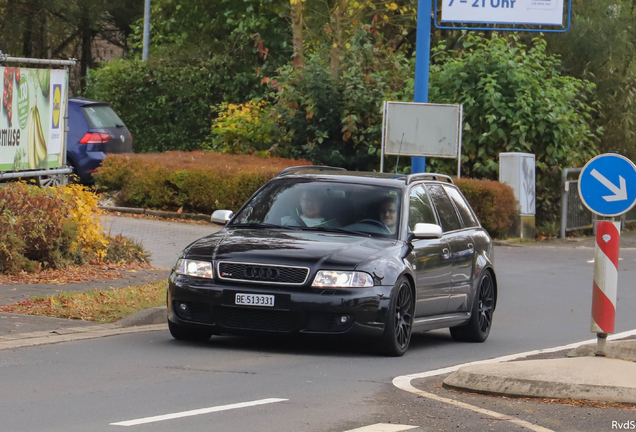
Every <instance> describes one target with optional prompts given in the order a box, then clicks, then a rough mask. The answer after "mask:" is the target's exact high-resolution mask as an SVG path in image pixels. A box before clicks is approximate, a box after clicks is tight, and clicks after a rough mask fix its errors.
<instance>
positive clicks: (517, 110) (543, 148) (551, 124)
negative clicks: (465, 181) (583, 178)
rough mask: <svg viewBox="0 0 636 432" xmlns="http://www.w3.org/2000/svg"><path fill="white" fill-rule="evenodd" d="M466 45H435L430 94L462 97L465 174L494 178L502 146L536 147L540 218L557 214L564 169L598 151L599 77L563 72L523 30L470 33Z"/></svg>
mask: <svg viewBox="0 0 636 432" xmlns="http://www.w3.org/2000/svg"><path fill="white" fill-rule="evenodd" d="M460 42H461V44H459V43H458V45H459V46H461V48H460V49H457V50H452V51H445V50H444V47H443V46H442V45H440V46H438V47H437V48H436V49H434V50H433V56H432V58H433V65H432V66H431V80H430V100H431V102H434V103H442V104H444V103H450V104H462V105H463V107H464V117H463V131H462V147H461V149H462V167H461V168H462V175H465V176H467V177H473V178H485V179H491V180H494V179H496V178H497V173H498V169H499V164H498V156H499V153H501V152H523V153H532V154H534V155H536V171H537V172H536V180H537V192H538V194H537V218H538V219H539V220H541V221H544V222H545V221H550V220H555V219H556V218H558V209H559V196H560V193H559V174H560V172H561V170H562V169H564V168H569V167H572V166H579V165H581V164H583V163H585V162H586V161H587V160H588V159H589V158H591V157H592V156H594V155H595V154H596V153H597V150H596V143H597V142H598V140H599V135H600V134H601V133H602V130H601V129H599V128H596V127H595V126H593V117H592V116H593V114H595V110H594V108H593V104H592V102H591V99H592V94H593V93H592V92H593V90H594V84H591V83H589V82H588V81H584V80H579V79H576V78H573V77H569V76H566V75H563V74H561V72H560V70H561V64H560V61H559V60H558V58H556V57H555V56H550V55H548V54H547V53H546V43H545V41H544V40H542V39H540V38H536V39H533V42H532V45H531V46H529V47H528V46H525V45H524V44H522V43H521V42H520V41H519V38H518V37H517V36H510V37H502V36H498V35H496V34H494V33H493V36H492V38H491V39H487V38H485V37H483V36H479V35H475V34H468V35H466V36H463V37H462V38H461V39H460ZM429 166H430V168H429V169H430V170H431V171H435V172H454V170H455V169H456V168H455V167H456V162H455V161H450V160H443V159H431V163H430V164H429Z"/></svg>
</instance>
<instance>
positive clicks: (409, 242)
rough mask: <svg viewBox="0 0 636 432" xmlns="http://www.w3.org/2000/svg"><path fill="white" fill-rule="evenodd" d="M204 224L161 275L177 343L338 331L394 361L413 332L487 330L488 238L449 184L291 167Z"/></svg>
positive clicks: (466, 336)
mask: <svg viewBox="0 0 636 432" xmlns="http://www.w3.org/2000/svg"><path fill="white" fill-rule="evenodd" d="M212 221H213V222H215V223H219V224H223V225H225V228H223V229H222V230H221V231H219V232H217V233H215V234H212V235H209V236H207V237H204V238H201V239H199V240H197V241H195V242H194V243H192V244H191V245H189V246H188V247H187V248H186V249H185V250H184V251H183V252H181V254H180V255H179V257H178V259H177V261H176V264H175V266H174V269H173V271H172V273H171V275H170V281H169V287H168V324H169V328H170V332H171V334H172V336H173V337H174V338H176V339H181V340H207V339H209V338H210V337H211V336H212V335H217V334H225V333H232V334H258V333H262V332H268V333H307V334H321V335H326V334H332V335H335V334H347V335H359V336H367V337H372V338H375V339H374V340H375V341H376V342H377V344H379V347H380V348H381V349H382V351H383V352H385V353H386V354H388V355H402V354H404V352H406V350H407V349H408V346H409V342H410V340H411V333H412V332H413V331H426V330H432V329H438V328H445V327H449V328H450V332H451V335H452V337H453V338H454V339H456V340H461V341H471V342H483V341H485V340H486V338H487V337H488V335H489V333H490V329H491V325H492V318H493V312H494V310H495V305H496V302H497V280H496V276H495V271H494V253H493V243H492V240H491V238H490V236H489V235H488V233H487V232H486V231H485V230H484V229H483V228H482V227H481V226H480V224H479V221H478V220H477V217H476V216H475V213H474V212H473V210H472V209H471V207H470V205H469V204H468V202H467V201H466V199H465V198H464V196H463V195H462V194H461V192H460V191H459V189H458V188H457V187H456V186H455V185H454V184H453V181H452V179H451V178H450V177H447V176H444V175H439V174H430V173H425V174H424V173H423V174H413V175H399V174H378V173H362V172H349V171H346V170H343V169H339V168H331V167H317V166H311V167H293V168H288V169H285V170H284V171H282V172H281V173H280V174H279V175H278V176H277V177H276V178H274V179H273V180H271V181H270V182H268V183H267V184H266V185H265V186H263V187H262V188H261V189H260V190H258V191H257V192H256V193H255V194H254V195H253V196H252V197H251V198H250V199H249V201H247V203H246V204H245V205H244V206H243V207H242V208H241V209H240V210H239V211H238V213H237V214H236V215H234V214H233V213H232V212H231V211H229V210H217V211H216V212H214V214H213V215H212Z"/></svg>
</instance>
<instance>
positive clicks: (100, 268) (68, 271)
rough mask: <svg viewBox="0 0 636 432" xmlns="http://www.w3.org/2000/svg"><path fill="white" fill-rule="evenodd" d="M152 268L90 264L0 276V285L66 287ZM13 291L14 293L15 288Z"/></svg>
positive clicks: (138, 264) (137, 264) (140, 265)
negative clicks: (125, 272) (50, 285)
mask: <svg viewBox="0 0 636 432" xmlns="http://www.w3.org/2000/svg"><path fill="white" fill-rule="evenodd" d="M153 268H154V267H152V266H151V265H149V264H141V263H128V264H114V263H90V264H84V265H73V266H68V267H65V268H63V269H47V270H41V271H39V272H33V273H27V272H25V271H22V272H19V273H17V274H14V275H0V285H13V284H52V285H67V284H72V283H83V282H91V281H95V280H100V279H120V278H123V277H124V276H125V275H123V274H122V273H121V272H124V271H128V272H131V271H132V272H136V270H148V269H153ZM13 291H15V288H14V289H13Z"/></svg>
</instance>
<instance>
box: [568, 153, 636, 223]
mask: <svg viewBox="0 0 636 432" xmlns="http://www.w3.org/2000/svg"><path fill="white" fill-rule="evenodd" d="M579 195H580V196H581V200H582V201H583V204H585V206H586V207H587V208H588V209H590V211H592V212H594V213H596V214H598V215H600V216H619V215H622V214H623V213H626V212H628V211H629V210H630V209H631V208H632V207H634V204H636V165H634V163H633V162H632V161H630V160H629V159H627V158H626V157H624V156H621V155H618V154H614V153H607V154H602V155H599V156H596V157H595V158H594V159H592V160H591V161H589V162H588V163H587V164H586V165H585V167H584V168H583V171H581V175H580V176H579Z"/></svg>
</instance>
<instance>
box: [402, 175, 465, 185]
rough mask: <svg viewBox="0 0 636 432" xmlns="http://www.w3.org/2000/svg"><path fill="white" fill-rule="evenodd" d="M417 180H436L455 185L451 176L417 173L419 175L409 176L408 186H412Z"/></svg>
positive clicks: (407, 179)
mask: <svg viewBox="0 0 636 432" xmlns="http://www.w3.org/2000/svg"><path fill="white" fill-rule="evenodd" d="M416 180H435V181H445V182H447V183H450V184H455V183H453V179H452V178H451V177H450V176H447V175H444V174H435V173H417V174H409V176H408V177H407V178H406V184H411V183H413V182H414V181H416Z"/></svg>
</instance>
